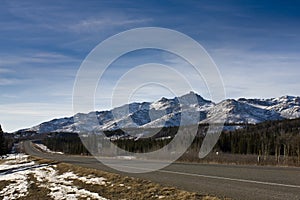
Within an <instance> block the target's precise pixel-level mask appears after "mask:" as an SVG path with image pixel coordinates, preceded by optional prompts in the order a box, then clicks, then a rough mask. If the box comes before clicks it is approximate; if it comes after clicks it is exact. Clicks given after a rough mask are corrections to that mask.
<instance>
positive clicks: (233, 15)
mask: <svg viewBox="0 0 300 200" xmlns="http://www.w3.org/2000/svg"><path fill="white" fill-rule="evenodd" d="M147 26H157V27H164V28H170V29H174V30H177V31H180V32H182V33H184V34H186V35H188V36H190V37H192V38H193V39H195V40H196V41H198V42H199V43H200V44H201V45H202V46H203V47H204V48H205V49H206V50H207V52H208V53H209V54H210V55H211V57H212V58H213V60H214V61H215V63H216V64H217V66H218V68H219V70H220V73H221V75H222V78H223V81H224V85H225V89H226V96H227V97H228V98H238V97H259V98H268V97H277V96H283V95H286V94H288V95H297V96H298V95H300V90H299V74H300V67H299V64H300V56H299V53H300V45H299V44H300V3H299V1H253V0H251V1H250V0H249V1H248V0H243V1H242V0H240V1H230V0H225V1H158V0H157V1H118V0H117V1H67V0H66V1H13V0H12V1H11V0H8V1H2V2H1V5H0V27H1V29H0V30H1V31H0V44H1V45H0V91H1V93H0V124H2V126H3V128H4V130H6V131H14V130H18V129H20V128H24V127H30V126H32V125H35V124H38V123H40V122H43V121H45V120H49V119H52V118H54V117H62V116H71V115H72V114H73V111H72V91H73V84H74V80H75V77H76V73H77V70H78V69H79V67H80V64H81V62H82V61H83V60H84V58H85V57H86V56H87V55H88V53H89V52H90V51H91V50H92V49H93V48H94V47H95V46H96V45H97V44H99V43H100V42H101V41H103V40H104V39H106V38H108V37H110V36H112V35H114V34H117V33H119V32H121V31H125V30H128V29H131V28H138V27H147ZM154 61H155V62H158V63H164V64H170V65H176V66H179V67H181V66H182V68H183V67H184V66H185V64H184V63H182V61H181V60H178V59H176V58H175V57H174V55H169V54H168V53H166V52H159V51H144V52H135V53H131V54H128V55H127V56H125V58H120V59H119V60H118V61H116V62H115V63H114V64H113V65H112V66H111V71H110V73H108V74H110V75H108V76H107V81H108V83H107V84H109V80H114V79H116V77H117V76H116V74H118V73H119V72H120V71H122V70H124V69H128V68H130V67H131V66H134V65H137V64H142V63H147V62H154ZM200 82H201V81H200ZM200 82H199V88H195V90H196V92H197V93H199V94H201V95H203V96H204V97H206V98H209V96H208V95H207V94H206V92H205V91H204V90H203V83H200ZM145 91H152V93H149V92H145ZM145 91H144V93H142V92H141V94H140V96H137V97H136V99H135V100H149V101H151V100H155V99H157V98H159V97H160V96H162V95H163V93H164V92H166V91H163V90H159V89H157V90H156V92H153V91H155V90H153V88H151V87H150V88H145ZM186 92H189V91H186ZM99 93H101V91H99ZM97 94H98V93H97ZM142 94H146V95H144V96H143V95H142ZM165 94H166V95H165V96H169V97H171V94H169V93H168V94H167V93H165ZM104 96H105V95H104ZM96 97H97V95H96ZM109 108H110V104H109V97H105V98H104V97H103V99H101V95H99V100H98V103H97V109H98V110H102V109H109Z"/></svg>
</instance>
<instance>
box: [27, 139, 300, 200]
mask: <svg viewBox="0 0 300 200" xmlns="http://www.w3.org/2000/svg"><path fill="white" fill-rule="evenodd" d="M24 149H25V152H26V153H27V154H30V155H33V156H38V157H41V158H47V159H51V160H56V161H60V162H65V163H70V164H75V165H79V166H83V167H89V168H95V169H100V170H104V171H108V172H113V173H118V174H121V175H126V176H131V177H137V178H143V179H147V180H151V181H153V182H156V183H160V184H162V185H167V186H175V187H177V188H180V189H184V190H187V191H192V192H198V193H203V194H213V195H217V196H220V197H224V196H225V197H230V198H233V199H241V200H257V199H260V200H269V199H270V200H277V199H278V200H282V199H289V200H300V168H292V167H291V168H289V167H264V166H237V165H218V164H194V163H173V164H171V165H169V166H168V167H166V168H164V169H162V170H158V171H155V172H151V173H142V174H129V173H125V172H119V171H116V170H113V169H111V168H109V167H107V166H105V165H103V164H101V163H100V162H99V161H97V160H96V159H95V158H93V157H86V156H70V155H59V154H47V153H43V152H40V151H38V150H37V149H35V148H34V147H33V146H32V143H31V142H29V141H25V142H24ZM106 161H107V162H109V163H110V164H113V165H118V163H120V162H118V160H117V159H106ZM125 162H133V161H130V160H129V161H125ZM134 162H138V161H134ZM121 163H122V167H126V164H125V165H124V160H122V162H121ZM150 164H155V162H149V165H150Z"/></svg>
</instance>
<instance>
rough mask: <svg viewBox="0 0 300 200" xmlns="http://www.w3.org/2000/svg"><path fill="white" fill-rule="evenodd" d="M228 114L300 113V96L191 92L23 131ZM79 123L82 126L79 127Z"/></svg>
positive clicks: (167, 123) (276, 116) (232, 118)
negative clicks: (209, 96) (218, 98)
mask: <svg viewBox="0 0 300 200" xmlns="http://www.w3.org/2000/svg"><path fill="white" fill-rule="evenodd" d="M183 115H184V117H183ZM224 116H225V119H226V120H225V123H227V124H236V125H238V124H247V123H248V124H256V123H260V122H263V121H267V120H280V119H284V118H288V119H293V118H299V117H300V97H293V96H282V97H279V98H271V99H245V98H240V99H238V100H234V99H226V100H224V101H222V102H220V103H214V102H211V101H209V100H206V99H204V98H202V97H201V96H200V95H198V94H196V93H193V92H190V93H188V94H186V95H183V96H181V97H175V98H173V99H167V98H164V97H163V98H161V99H160V100H158V101H156V102H143V103H131V104H126V105H123V106H121V107H117V108H114V109H112V110H109V111H95V112H90V113H87V114H83V113H78V114H76V115H74V116H73V117H69V118H61V119H53V120H51V121H48V122H44V123H42V124H39V125H37V126H34V127H32V128H29V129H25V130H22V131H35V132H38V133H48V132H80V131H87V132H97V131H102V130H116V129H118V128H137V127H142V128H155V127H171V126H179V125H189V124H195V123H210V122H212V123H213V122H218V120H219V119H220V118H221V117H224ZM78 127H80V129H78Z"/></svg>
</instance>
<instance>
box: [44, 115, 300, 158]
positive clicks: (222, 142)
mask: <svg viewBox="0 0 300 200" xmlns="http://www.w3.org/2000/svg"><path fill="white" fill-rule="evenodd" d="M243 127H244V128H242V129H238V130H234V131H223V132H222V134H221V136H220V138H219V140H218V142H217V144H216V145H215V147H214V151H218V152H224V153H231V154H251V155H259V156H260V158H261V159H266V158H267V157H268V156H273V157H275V159H276V160H278V161H279V159H280V157H281V158H282V159H288V157H293V158H296V160H295V162H298V163H300V119H294V120H282V121H268V122H264V123H260V124H257V125H247V124H244V125H243ZM207 128H208V125H207V124H205V125H199V129H198V133H197V136H196V137H195V139H194V141H193V143H192V145H191V146H190V148H189V149H188V151H187V152H188V153H189V155H190V156H191V155H193V154H191V152H194V154H195V155H193V156H195V157H197V156H198V151H199V149H200V147H201V144H202V141H203V138H204V136H205V132H206V130H207ZM139 131H140V132H143V131H148V132H149V130H146V129H136V132H139ZM177 131H178V127H169V128H162V129H161V130H159V131H158V133H157V134H156V135H154V136H152V137H150V138H140V139H137V140H135V139H133V138H131V137H122V136H123V135H124V132H123V131H122V130H116V131H106V132H105V135H106V136H107V137H110V138H113V137H112V136H118V137H114V139H111V141H112V142H113V143H115V144H117V146H118V147H120V148H122V149H124V150H126V151H130V152H140V153H143V152H150V151H154V150H157V149H159V148H161V147H163V146H165V145H166V144H168V143H169V142H170V141H171V140H172V137H173V136H174V135H176V133H177ZM168 136H171V137H168ZM161 138H163V139H161ZM94 141H95V142H96V139H95V140H94ZM43 142H44V143H45V144H46V145H47V146H48V147H49V148H50V149H52V150H54V151H63V152H65V153H70V154H88V151H87V150H86V148H85V147H84V145H83V144H82V142H81V140H80V138H79V137H78V135H77V134H70V133H55V134H52V135H51V136H48V137H46V138H45V139H44V141H43Z"/></svg>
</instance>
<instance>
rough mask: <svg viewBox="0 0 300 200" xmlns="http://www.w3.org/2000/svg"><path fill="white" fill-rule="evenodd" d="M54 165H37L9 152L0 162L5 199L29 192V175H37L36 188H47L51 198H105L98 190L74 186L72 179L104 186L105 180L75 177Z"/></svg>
mask: <svg viewBox="0 0 300 200" xmlns="http://www.w3.org/2000/svg"><path fill="white" fill-rule="evenodd" d="M56 167H57V166H56V165H48V164H38V163H35V162H33V161H30V160H28V156H27V155H24V154H17V155H9V156H8V157H7V158H6V159H5V162H4V163H2V164H1V165H0V181H8V183H7V186H6V187H4V188H3V189H2V190H1V191H0V197H3V199H4V200H8V199H18V198H20V197H25V196H26V195H28V188H29V186H30V180H29V175H33V176H34V177H35V178H36V180H37V181H36V184H37V185H38V186H39V187H45V188H48V189H49V190H50V193H49V194H48V195H49V196H50V197H52V198H53V199H57V200H59V199H67V200H73V199H78V198H84V199H85V198H86V199H90V198H92V199H99V200H106V198H104V197H101V196H100V195H99V194H98V193H94V192H90V191H88V190H85V189H81V188H78V187H76V186H74V185H73V180H80V181H82V182H84V183H86V184H98V185H106V179H105V178H103V177H94V176H91V175H89V176H78V175H77V174H75V173H73V172H65V173H63V174H58V171H57V169H56Z"/></svg>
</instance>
